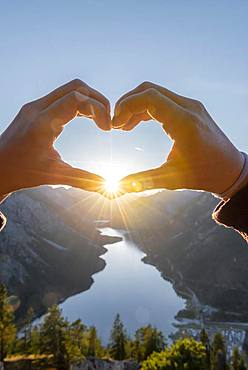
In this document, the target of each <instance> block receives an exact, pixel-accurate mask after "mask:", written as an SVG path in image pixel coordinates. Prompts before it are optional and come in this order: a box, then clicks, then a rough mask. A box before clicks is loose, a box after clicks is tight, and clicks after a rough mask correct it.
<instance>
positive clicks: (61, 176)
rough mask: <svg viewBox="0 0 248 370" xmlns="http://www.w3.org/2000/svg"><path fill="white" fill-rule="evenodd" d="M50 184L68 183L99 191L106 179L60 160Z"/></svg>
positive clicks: (51, 175) (50, 178)
mask: <svg viewBox="0 0 248 370" xmlns="http://www.w3.org/2000/svg"><path fill="white" fill-rule="evenodd" d="M48 181H49V184H50V185H68V186H72V187H75V188H80V189H83V190H87V191H95V192H99V190H100V189H101V188H102V186H103V183H104V179H103V178H102V177H101V176H98V175H95V174H93V173H91V172H88V171H84V170H81V169H79V168H74V167H72V166H70V165H69V164H67V163H64V162H63V161H61V162H59V163H58V165H57V166H55V168H54V169H53V173H52V174H50V175H49V180H48Z"/></svg>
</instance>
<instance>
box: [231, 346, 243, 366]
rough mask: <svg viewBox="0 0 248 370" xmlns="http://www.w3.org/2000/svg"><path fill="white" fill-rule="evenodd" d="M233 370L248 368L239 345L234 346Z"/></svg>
mask: <svg viewBox="0 0 248 370" xmlns="http://www.w3.org/2000/svg"><path fill="white" fill-rule="evenodd" d="M231 365H232V370H247V367H246V365H245V361H244V358H243V357H242V356H241V354H240V352H239V349H238V348H237V347H234V348H233V351H232V358H231Z"/></svg>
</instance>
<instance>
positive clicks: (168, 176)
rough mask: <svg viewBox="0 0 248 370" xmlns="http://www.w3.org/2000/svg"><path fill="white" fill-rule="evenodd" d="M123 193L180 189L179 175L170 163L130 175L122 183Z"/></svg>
mask: <svg viewBox="0 0 248 370" xmlns="http://www.w3.org/2000/svg"><path fill="white" fill-rule="evenodd" d="M120 188H121V189H122V191H123V192H126V193H133V192H136V193H137V192H138V193H139V192H142V191H145V190H152V189H170V190H174V189H177V188H178V174H177V171H176V168H175V167H174V166H173V165H172V164H171V163H170V162H168V163H166V164H165V165H164V166H163V167H159V168H155V169H152V170H148V171H142V172H138V173H135V174H132V175H129V176H127V177H125V178H124V179H122V180H121V181H120Z"/></svg>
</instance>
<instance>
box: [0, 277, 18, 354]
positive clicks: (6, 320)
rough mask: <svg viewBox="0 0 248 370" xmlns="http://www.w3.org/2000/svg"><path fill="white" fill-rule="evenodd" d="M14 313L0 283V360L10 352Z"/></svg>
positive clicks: (13, 337)
mask: <svg viewBox="0 0 248 370" xmlns="http://www.w3.org/2000/svg"><path fill="white" fill-rule="evenodd" d="M13 321H14V313H13V309H12V306H11V305H10V304H9V303H8V294H7V290H6V288H5V287H4V285H3V284H0V361H3V360H4V358H5V357H6V356H7V355H8V354H9V353H10V350H11V348H12V346H13V344H14V341H15V338H16V328H15V325H14V324H13Z"/></svg>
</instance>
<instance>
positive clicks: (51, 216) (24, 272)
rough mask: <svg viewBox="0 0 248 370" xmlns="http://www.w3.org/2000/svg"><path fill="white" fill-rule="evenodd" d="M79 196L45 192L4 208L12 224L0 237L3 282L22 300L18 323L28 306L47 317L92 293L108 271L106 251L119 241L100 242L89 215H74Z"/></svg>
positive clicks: (21, 195) (14, 199)
mask: <svg viewBox="0 0 248 370" xmlns="http://www.w3.org/2000/svg"><path fill="white" fill-rule="evenodd" d="M75 194H77V195H78V193H77V192H70V191H67V190H66V189H64V188H59V189H52V188H50V187H41V188H39V189H30V190H26V191H21V192H18V193H15V194H13V195H12V196H10V197H9V198H8V199H7V200H6V201H5V202H4V204H3V205H2V206H1V209H2V210H3V212H4V214H5V215H6V216H7V218H8V222H7V225H6V227H5V228H4V230H3V231H2V232H1V234H0V281H1V282H2V283H4V284H5V285H6V286H7V288H8V290H9V292H10V294H14V295H16V296H17V297H18V298H19V302H20V309H19V310H18V311H17V313H18V316H19V317H23V315H24V313H25V312H26V310H27V309H28V307H30V306H32V307H33V309H34V311H35V312H36V313H40V312H44V311H45V310H46V308H47V307H48V306H50V305H51V304H53V303H58V302H59V301H61V300H63V299H64V298H66V297H68V296H71V295H72V294H75V293H77V292H81V291H83V290H86V289H89V287H90V286H91V284H92V282H93V279H92V275H93V274H94V273H96V272H97V271H100V270H101V269H103V268H104V266H105V262H104V260H103V259H101V258H99V257H100V256H101V255H102V254H103V253H105V251H106V249H105V248H103V247H102V246H103V245H104V244H106V243H112V242H115V241H117V240H118V238H112V237H106V236H102V235H101V234H100V232H99V231H98V230H97V229H96V226H95V224H94V222H93V219H90V218H89V217H88V215H87V211H86V209H85V210H84V213H85V217H79V216H77V215H76V214H75V212H73V211H70V207H71V206H72V205H73V204H74V203H75V201H77V202H78V197H77V198H76V199H75ZM86 196H87V195H86V193H83V192H82V198H83V197H86Z"/></svg>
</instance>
